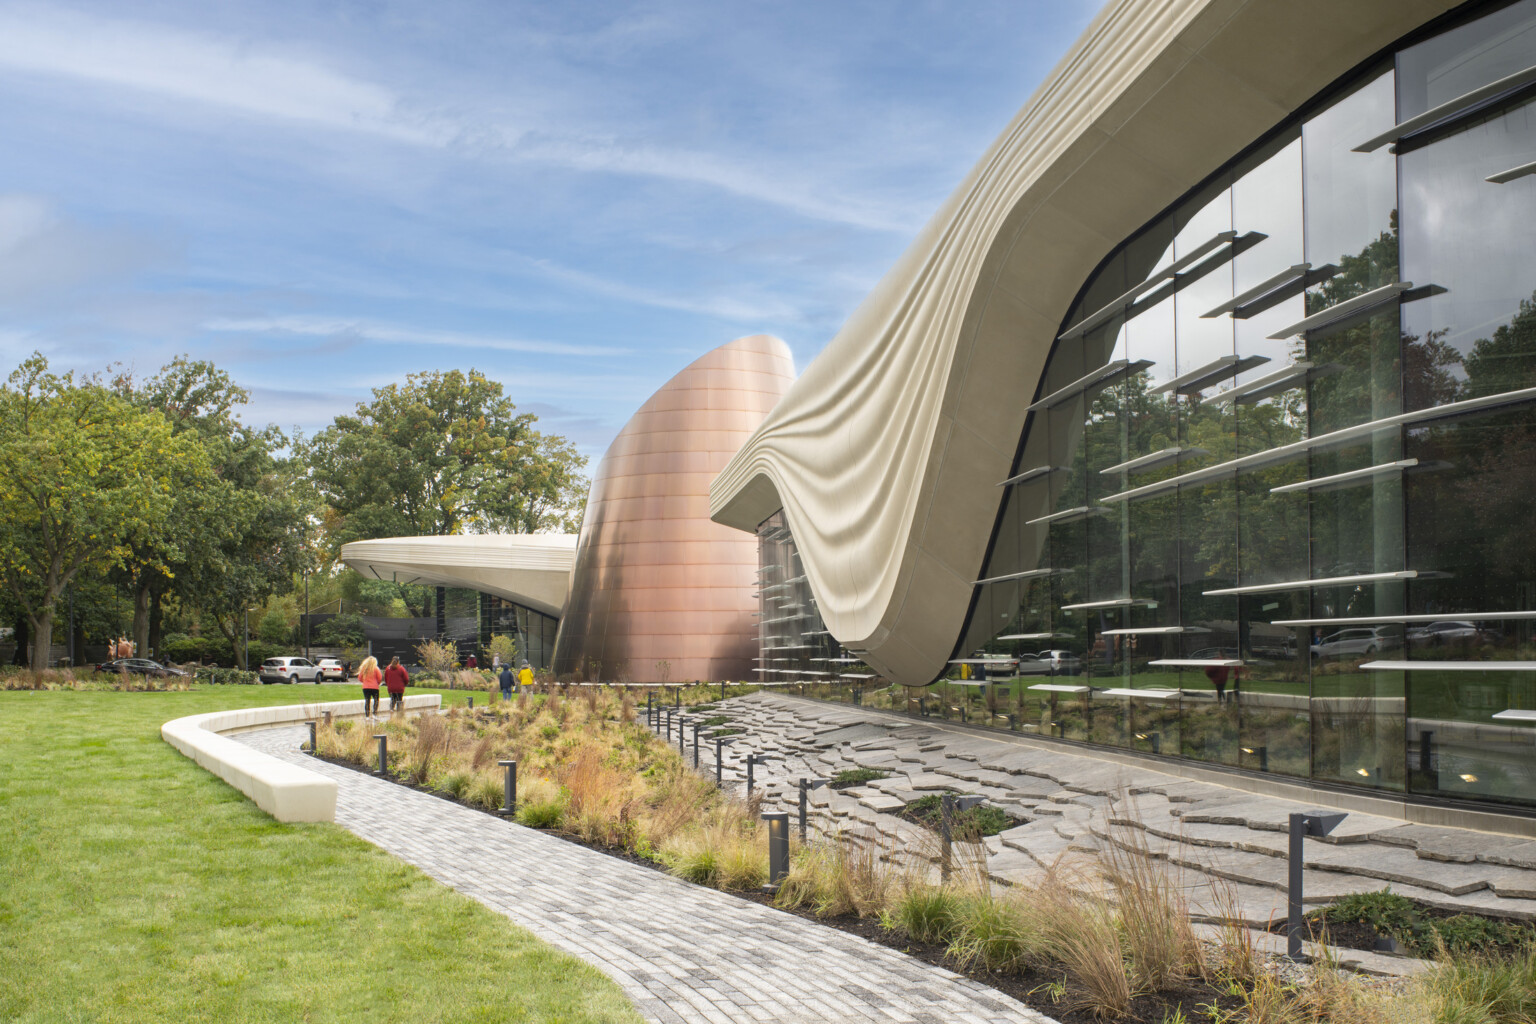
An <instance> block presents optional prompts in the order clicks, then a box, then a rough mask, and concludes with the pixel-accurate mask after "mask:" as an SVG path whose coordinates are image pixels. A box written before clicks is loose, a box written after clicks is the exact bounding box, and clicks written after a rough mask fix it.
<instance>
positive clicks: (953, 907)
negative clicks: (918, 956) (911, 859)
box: [886, 885, 960, 942]
mask: <svg viewBox="0 0 1536 1024" xmlns="http://www.w3.org/2000/svg"><path fill="white" fill-rule="evenodd" d="M959 916H960V913H959V897H958V896H956V894H955V892H954V890H952V889H946V888H941V887H939V886H932V885H914V886H911V887H909V888H908V889H907V890H906V891H905V892H903V893H902V894H901V895H900V896H899V897H897V899H896V902H895V904H894V905H893V906H892V907H891V909H890V911H889V912H888V913H887V915H886V924H887V925H888V926H889V927H891V928H893V929H895V930H896V931H899V932H902V933H903V934H905V935H908V936H910V937H911V938H913V939H915V940H917V941H918V942H949V941H951V940H952V939H953V938H954V936H955V930H956V922H957V921H958V920H959Z"/></svg>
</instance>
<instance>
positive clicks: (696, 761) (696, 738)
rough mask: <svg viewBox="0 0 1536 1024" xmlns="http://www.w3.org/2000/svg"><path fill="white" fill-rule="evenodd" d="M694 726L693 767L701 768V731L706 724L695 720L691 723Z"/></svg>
mask: <svg viewBox="0 0 1536 1024" xmlns="http://www.w3.org/2000/svg"><path fill="white" fill-rule="evenodd" d="M689 724H690V725H692V726H693V766H694V768H698V766H699V730H700V729H702V728H704V723H703V722H701V721H699V720H698V719H697V718H695V719H694V720H693V721H692V722H690V723H689Z"/></svg>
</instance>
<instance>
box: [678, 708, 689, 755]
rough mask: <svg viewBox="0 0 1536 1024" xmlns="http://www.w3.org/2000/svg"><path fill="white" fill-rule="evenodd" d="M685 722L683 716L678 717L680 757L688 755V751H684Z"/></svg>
mask: <svg viewBox="0 0 1536 1024" xmlns="http://www.w3.org/2000/svg"><path fill="white" fill-rule="evenodd" d="M684 721H685V719H684V718H683V716H682V715H678V716H677V756H678V757H682V756H684V755H685V754H687V751H686V750H684V749H683V724H684Z"/></svg>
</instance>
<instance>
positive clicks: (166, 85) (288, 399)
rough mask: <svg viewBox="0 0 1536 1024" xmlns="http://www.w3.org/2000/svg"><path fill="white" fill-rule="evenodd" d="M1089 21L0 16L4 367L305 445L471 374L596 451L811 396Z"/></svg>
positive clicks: (148, 3)
mask: <svg viewBox="0 0 1536 1024" xmlns="http://www.w3.org/2000/svg"><path fill="white" fill-rule="evenodd" d="M1097 6H1098V4H1097V2H1096V0H1014V2H990V0H974V2H966V3H952V4H938V3H898V2H891V0H885V2H846V3H842V2H840V3H828V2H826V0H819V2H808V3H793V2H783V3H773V4H769V3H732V2H720V0H714V2H698V3H681V2H680V3H664V4H641V3H634V4H613V3H601V2H584V3H579V4H577V3H566V4H554V3H550V4H533V3H514V2H511V0H486V2H472V0H464V2H456V0H433V2H431V3H427V2H422V0H414V2H410V3H405V2H398V3H397V2H392V0H336V2H329V3H317V2H309V3H300V2H292V0H261V2H255V0H251V2H238V0H235V2H225V3H219V4H209V3H206V2H195V3H194V2H179V0H131V2H130V0H115V2H111V3H97V4H86V3H80V4H71V3H49V4H27V3H20V4H12V3H6V2H4V0H0V138H3V139H4V140H5V144H4V153H5V155H4V159H3V160H0V359H3V361H4V363H5V364H6V366H7V367H11V366H14V365H15V364H16V363H17V362H19V361H20V360H21V359H22V358H24V357H25V356H26V355H27V354H28V353H30V352H31V351H32V350H33V349H40V350H41V351H43V352H44V353H45V354H46V355H47V356H48V357H49V358H50V360H52V362H53V363H54V365H55V366H57V367H60V368H77V369H82V370H87V371H89V370H96V369H101V368H102V367H104V366H105V365H106V364H108V363H111V362H122V363H125V364H127V365H129V366H131V367H133V368H134V369H135V370H136V371H138V372H141V373H148V372H152V371H153V370H155V369H157V368H158V367H159V366H161V365H162V364H163V363H164V362H165V361H167V360H168V359H169V358H170V357H172V356H173V355H175V354H178V353H189V354H191V355H193V356H196V357H201V358H209V359H212V360H214V361H215V362H217V363H218V364H219V365H220V366H222V367H224V368H225V369H227V370H229V371H230V372H231V373H232V374H233V375H234V376H235V378H236V379H237V380H238V381H239V382H241V383H242V384H244V385H245V386H247V387H248V388H250V389H251V391H252V395H253V400H252V403H251V406H250V408H249V409H248V411H247V413H246V418H247V419H248V420H251V421H254V422H268V421H271V422H275V423H277V424H278V425H279V426H282V427H284V428H285V429H288V428H292V427H295V426H297V427H299V428H302V429H304V430H306V431H313V430H315V429H317V428H318V427H321V426H324V425H325V424H326V423H328V422H330V420H331V418H332V417H333V416H335V414H336V413H337V412H340V411H344V410H350V409H351V408H352V407H353V405H354V404H355V403H356V402H357V401H359V400H362V399H365V398H366V397H367V396H368V389H369V388H371V387H375V386H378V385H381V384H385V383H388V382H391V381H396V380H401V379H403V378H404V376H405V374H407V373H409V372H412V371H416V370H422V369H431V368H438V369H449V368H455V367H457V368H468V367H471V366H473V367H476V368H478V369H480V370H482V371H484V372H485V373H487V374H488V375H490V376H492V377H494V378H496V379H499V380H501V381H502V382H503V383H504V384H505V385H506V387H507V390H508V392H509V393H510V394H511V395H512V397H513V399H514V400H515V401H516V402H517V403H518V405H519V407H521V408H522V409H524V410H527V411H532V412H536V413H538V414H539V416H540V426H541V428H542V429H545V430H547V431H551V432H556V433H564V434H566V435H567V436H569V437H571V438H572V439H573V440H575V441H576V442H577V443H578V445H579V446H580V447H581V449H582V450H583V452H585V453H586V454H588V455H589V456H591V457H593V459H594V461H595V459H596V457H597V456H599V455H601V453H602V451H603V449H604V448H605V447H606V446H607V444H608V442H609V440H611V439H612V436H613V434H614V433H615V432H617V430H618V429H619V428H620V427H621V426H622V425H623V423H624V421H625V420H626V419H628V417H629V416H630V414H631V413H632V412H633V411H634V409H635V408H636V407H637V406H638V405H639V404H640V403H641V402H642V401H644V400H645V398H646V397H647V396H648V395H650V394H651V392H653V391H654V390H655V389H656V388H657V387H658V386H660V385H661V384H662V383H663V382H664V381H665V380H666V379H667V378H668V377H670V376H671V375H672V374H673V373H675V372H676V371H677V370H678V369H680V368H681V367H682V366H684V365H686V364H687V363H688V362H689V361H690V360H691V359H693V358H694V357H696V356H698V355H699V354H701V353H703V352H705V351H707V350H708V349H710V348H713V347H714V346H716V345H719V344H722V343H724V342H726V341H729V340H731V339H732V338H736V337H739V336H741V335H744V334H752V333H757V332H767V333H772V334H777V335H778V336H780V337H782V338H784V339H785V340H786V341H787V342H789V344H790V346H791V348H792V349H793V350H794V353H795V358H796V363H797V365H798V366H801V367H803V366H804V365H805V364H806V363H807V362H808V361H809V360H810V359H811V358H813V357H814V356H815V355H816V353H817V352H818V351H820V349H821V347H822V346H823V345H824V344H825V343H826V342H827V341H828V340H829V339H830V338H831V337H832V335H833V334H834V333H836V331H837V329H838V327H839V326H840V325H841V323H842V322H843V320H844V319H845V318H846V316H847V315H848V313H849V312H850V311H851V310H852V309H853V307H854V306H855V305H857V303H858V302H859V301H860V300H861V299H862V298H863V296H864V295H865V294H866V293H867V292H868V290H869V289H870V288H871V287H872V286H873V284H874V283H875V282H876V281H877V280H878V279H879V278H880V277H881V275H882V274H884V272H885V271H886V269H887V268H888V267H889V266H890V265H891V264H892V263H893V262H894V261H895V259H896V257H897V256H898V254H899V253H900V252H901V251H902V249H904V248H905V247H906V245H907V244H908V243H909V242H910V240H911V238H912V236H913V235H914V233H915V232H916V230H917V229H918V227H920V226H921V225H922V223H923V222H924V221H926V220H927V218H928V217H929V215H930V214H931V213H932V212H933V211H934V209H935V208H936V207H937V206H938V204H939V203H940V202H941V201H942V200H943V199H944V197H945V196H947V195H948V194H949V193H950V192H951V191H952V190H953V189H954V188H955V186H956V185H957V184H958V182H959V181H960V179H961V178H962V176H963V175H964V174H965V173H966V171H968V170H969V169H970V167H971V166H972V165H973V164H974V163H975V161H976V160H977V158H978V157H979V156H980V155H981V153H982V152H983V150H984V149H985V148H986V146H987V145H988V144H989V143H990V142H991V141H992V140H993V138H995V137H996V136H997V134H998V133H999V132H1000V131H1001V130H1002V128H1003V127H1004V125H1005V124H1006V123H1007V122H1008V120H1009V118H1011V117H1012V116H1013V114H1014V113H1015V112H1016V111H1017V110H1018V108H1019V107H1020V106H1021V105H1022V104H1023V103H1024V101H1025V100H1026V99H1027V98H1028V96H1029V94H1030V93H1031V92H1032V91H1033V89H1034V88H1035V87H1036V86H1037V85H1038V84H1039V83H1040V81H1041V80H1042V79H1043V78H1044V77H1045V76H1046V74H1048V73H1049V71H1050V69H1051V68H1052V67H1053V66H1054V64H1055V63H1056V61H1057V60H1058V59H1059V58H1060V57H1061V55H1062V54H1063V53H1064V52H1065V51H1066V50H1067V48H1068V47H1069V46H1070V45H1071V43H1072V42H1073V40H1075V39H1076V37H1077V36H1078V35H1079V34H1080V33H1081V31H1082V30H1083V28H1084V27H1085V26H1086V25H1087V23H1088V21H1089V20H1090V18H1091V17H1092V16H1093V14H1094V12H1095V11H1096V9H1097Z"/></svg>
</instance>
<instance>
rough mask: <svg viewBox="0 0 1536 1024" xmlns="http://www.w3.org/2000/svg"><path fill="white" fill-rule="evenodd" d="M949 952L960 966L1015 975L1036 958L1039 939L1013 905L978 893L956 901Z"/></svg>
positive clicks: (989, 895) (1005, 900)
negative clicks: (977, 967)
mask: <svg viewBox="0 0 1536 1024" xmlns="http://www.w3.org/2000/svg"><path fill="white" fill-rule="evenodd" d="M954 910H955V921H954V936H953V938H951V940H950V944H949V952H950V955H952V956H953V957H954V958H955V959H956V960H958V961H959V962H960V963H961V964H963V965H965V966H967V967H970V966H973V965H976V964H980V965H981V966H983V967H985V968H986V969H987V970H989V971H1018V970H1020V969H1021V968H1023V967H1024V966H1025V964H1026V963H1028V962H1029V960H1030V959H1031V958H1038V957H1039V950H1040V945H1041V943H1040V937H1039V936H1038V935H1037V934H1035V933H1034V931H1033V930H1032V928H1031V926H1030V921H1029V915H1028V914H1027V913H1026V912H1025V910H1024V909H1023V908H1022V907H1021V906H1020V905H1019V904H1018V903H1017V902H1015V901H1012V900H1007V899H999V898H997V897H994V896H993V895H992V894H991V893H990V892H979V893H975V894H973V895H970V896H967V897H965V898H963V899H960V900H958V901H956V904H955V908H954Z"/></svg>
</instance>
